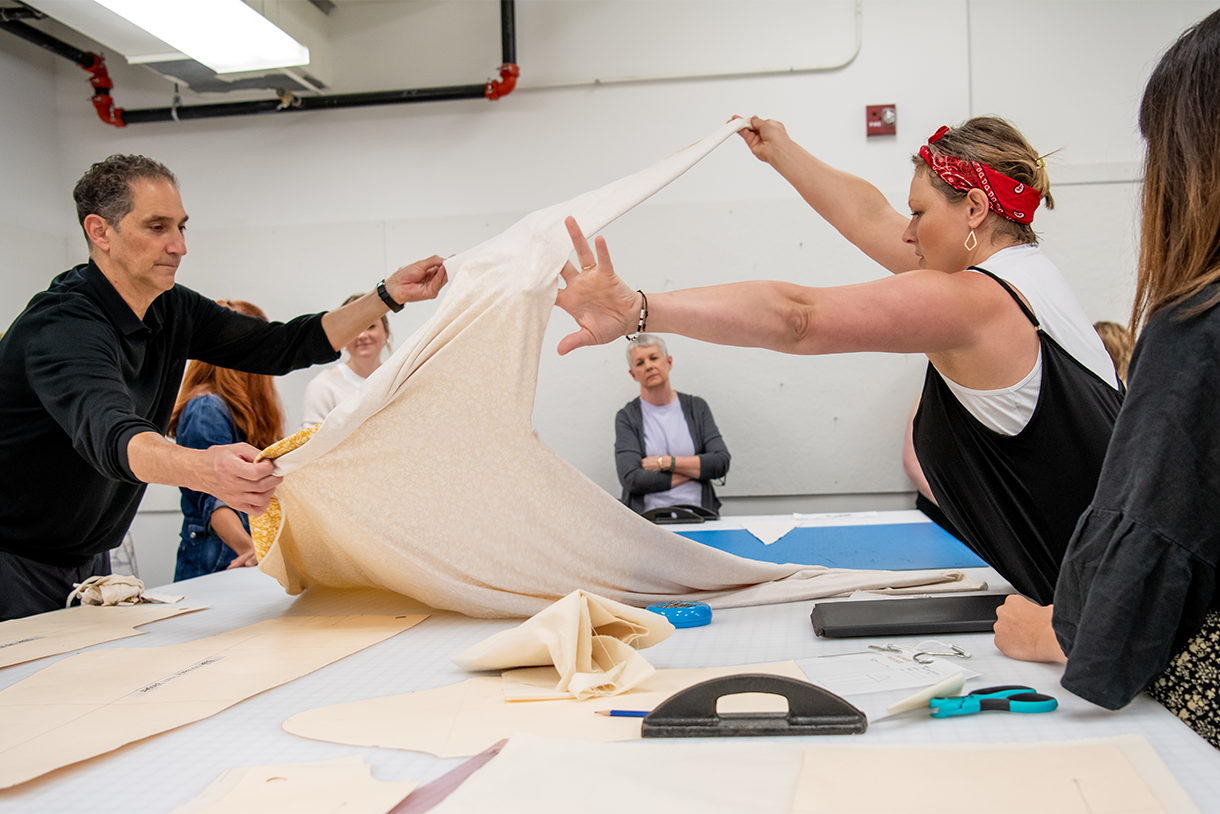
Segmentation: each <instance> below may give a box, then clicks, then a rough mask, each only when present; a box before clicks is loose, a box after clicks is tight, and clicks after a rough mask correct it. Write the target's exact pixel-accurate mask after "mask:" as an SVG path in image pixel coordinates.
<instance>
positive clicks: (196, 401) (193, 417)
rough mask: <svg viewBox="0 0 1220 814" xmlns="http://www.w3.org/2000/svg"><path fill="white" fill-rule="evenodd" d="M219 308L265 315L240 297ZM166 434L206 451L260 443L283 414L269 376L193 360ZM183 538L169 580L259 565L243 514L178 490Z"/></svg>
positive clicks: (278, 432)
mask: <svg viewBox="0 0 1220 814" xmlns="http://www.w3.org/2000/svg"><path fill="white" fill-rule="evenodd" d="M216 302H217V303H218V304H219V305H223V306H224V307H226V308H228V309H230V310H233V311H237V312H239V313H242V314H246V315H248V316H252V317H258V318H259V319H261V320H263V321H264V322H266V321H267V315H266V314H264V313H263V311H262V309H261V308H259V307H258V306H257V305H252V304H251V303H248V302H244V301H242V300H217V301H216ZM168 434H169V435H171V436H173V437H174V440H175V441H177V443H178V445H179V446H183V447H190V448H191V449H207V448H208V447H213V446H217V445H220V444H235V443H238V442H245V443H247V444H250V445H251V446H255V447H259V448H260V449H262V448H266V447H268V446H270V445H271V444H273V443H275V442H276V441H278V440H279V439H280V438H281V437H283V435H284V411H283V408H282V407H281V406H280V397H279V394H278V393H277V392H276V389H275V379H274V378H273V377H272V376H264V375H260V374H257V373H243V372H241V371H238V370H230V369H228V368H224V367H216V366H215V365H210V364H208V363H206V362H200V361H199V360H192V361H191V363H190V366H189V367H187V369H186V375H185V376H184V377H183V379H182V388H181V389H180V390H179V391H178V401H177V402H176V403H175V404H174V412H173V414H172V415H171V417H170V421H169V431H168ZM181 492H182V541H181V542H180V543H179V544H178V563H177V566H176V567H175V569H174V580H175V581H178V580H183V579H191V578H193V577H200V576H203V575H204V574H211V573H213V572H215V571H223V570H225V569H226V568H241V567H245V566H254V565H258V560H257V559H256V558H255V555H254V541H253V540H252V539H251V538H250V519H249V517H248V516H247V515H246V514H245V513H244V512H239V511H237V510H236V509H233V508H231V507H229V506H228V505H226V504H225V503H224V501H222V500H220V499H218V498H216V497H213V496H212V495H207V494H204V493H202V492H196V491H194V490H193V489H187V488H185V487H183V488H182V489H181Z"/></svg>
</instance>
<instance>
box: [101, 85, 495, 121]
mask: <svg viewBox="0 0 1220 814" xmlns="http://www.w3.org/2000/svg"><path fill="white" fill-rule="evenodd" d="M485 94H486V87H485V86H484V85H456V86H452V87H445V88H417V89H415V90H385V91H372V92H370V93H340V94H331V95H329V96H301V97H297V98H295V99H293V101H292V103H290V104H288V105H287V106H285V104H284V103H283V102H281V101H280V100H279V99H259V100H257V101H252V102H221V103H219V104H214V105H189V106H186V107H177V108H173V107H151V108H143V109H140V110H124V111H123V123H124V124H147V123H148V122H169V121H174V120H175V116H177V121H186V120H188V119H215V118H219V117H223V116H254V115H258V114H260V113H288V112H292V111H301V110H336V109H339V108H344V107H372V106H375V105H397V104H405V103H408V102H446V101H451V100H453V99H482V98H484V96H485Z"/></svg>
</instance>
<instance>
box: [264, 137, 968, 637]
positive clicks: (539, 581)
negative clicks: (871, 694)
mask: <svg viewBox="0 0 1220 814" xmlns="http://www.w3.org/2000/svg"><path fill="white" fill-rule="evenodd" d="M745 124H746V122H745V121H744V120H736V121H733V122H730V123H728V124H726V125H724V126H723V127H721V128H720V129H719V130H717V131H716V132H715V133H713V134H712V135H711V136H709V137H708V138H706V139H704V140H703V141H701V142H699V143H697V144H694V145H692V146H690V147H688V148H687V149H685V150H683V151H682V152H679V153H677V154H675V155H673V156H670V157H669V158H667V159H666V160H664V161H662V162H660V163H659V164H656V165H655V166H653V167H651V168H649V169H647V170H644V171H643V172H640V173H637V174H635V175H632V176H629V177H627V178H624V179H622V180H620V181H617V182H615V183H612V184H610V185H608V186H606V187H603V188H602V189H598V190H595V191H593V192H589V193H586V194H584V195H581V196H580V197H578V198H576V199H574V200H571V201H568V202H566V203H563V204H560V205H558V206H553V207H550V208H548V209H544V210H540V211H538V212H535V213H533V214H532V215H529V216H527V217H526V218H524V219H523V220H521V221H520V222H518V223H517V224H516V225H514V226H513V227H511V228H510V229H508V230H507V231H506V232H504V233H503V234H501V235H500V236H498V237H496V238H493V239H492V240H489V241H487V242H486V243H484V244H482V245H480V246H478V247H476V248H474V249H470V250H469V251H466V252H464V253H462V254H459V255H456V256H454V257H451V258H450V259H449V260H447V261H446V262H445V265H446V268H447V270H448V273H449V277H450V279H451V280H452V282H451V283H450V285H449V288H448V291H447V292H446V293H445V296H444V299H443V301H442V302H441V304H440V306H439V308H438V310H437V312H436V315H435V316H434V317H433V318H432V319H431V320H429V321H428V323H427V324H425V325H424V326H423V327H421V328H420V329H419V330H418V331H416V333H415V334H414V335H413V336H412V337H411V338H410V339H408V340H407V341H406V342H404V343H403V344H402V346H401V347H400V348H399V349H398V351H397V352H395V353H394V355H393V357H392V358H391V359H390V360H389V361H387V362H386V363H385V364H383V365H382V366H381V367H380V368H379V369H378V370H377V371H376V372H375V373H373V375H372V376H370V377H369V379H368V381H367V382H366V383H365V385H364V387H363V388H362V389H361V391H360V394H359V396H358V397H353V398H350V399H347V400H346V401H344V402H343V403H342V404H340V405H339V406H338V407H337V408H336V409H335V410H334V411H333V412H332V413H330V415H329V416H327V418H326V420H325V422H323V423H322V425H321V427H320V429H318V431H317V432H316V434H314V436H313V437H312V438H310V439H309V441H308V443H305V444H304V445H302V446H300V447H299V448H297V449H294V450H292V451H290V452H288V453H286V454H284V455H283V456H282V457H279V458H278V459H277V460H276V472H277V474H281V475H284V476H285V480H284V482H283V484H281V486H280V487H279V489H278V496H279V502H280V505H281V509H282V512H283V515H282V520H281V521H280V522H279V524H278V525H279V528H278V534H274V536H273V538H272V542H271V546H270V549H269V550H268V551H267V553H266V554H265V556H263V557H262V559H261V562H260V568H262V570H263V571H264V572H266V573H268V574H271V575H272V576H274V577H275V578H276V579H278V580H279V581H280V582H281V583H282V584H283V585H284V586H285V587H286V588H287V589H288V590H289V591H290V592H292V593H297V592H300V591H301V590H303V589H305V588H307V587H309V586H311V585H330V586H337V587H355V586H374V587H382V588H388V589H390V590H393V591H397V592H399V593H402V594H406V595H408V596H411V597H414V598H416V599H418V600H420V601H422V602H425V603H427V604H429V605H431V606H433V607H436V608H444V609H449V610H456V611H459V612H461V613H465V614H468V615H470V616H485V617H487V616H490V617H502V616H529V615H532V614H534V613H537V612H538V611H540V610H542V608H544V607H545V606H546V605H548V604H549V603H551V602H554V601H556V600H558V599H560V598H561V597H563V596H566V595H567V594H569V593H571V592H572V591H574V590H576V589H583V590H585V591H588V592H590V593H594V594H597V595H599V596H603V597H607V598H609V599H613V600H616V601H619V602H624V603H626V604H630V605H636V606H642V605H645V604H648V603H651V602H658V601H663V600H673V599H685V600H701V601H704V602H708V603H710V604H712V605H713V606H714V607H727V606H735V605H754V604H764V603H772V602H786V601H791V600H797V599H811V598H817V597H825V596H831V595H835V594H840V593H844V592H851V591H854V590H858V589H870V588H882V587H887V586H894V587H903V586H914V585H925V586H927V585H929V584H939V589H941V590H944V589H948V590H970V589H972V588H976V587H978V584H977V583H970V582H969V581H963V580H962V579H961V574H959V573H956V572H947V573H946V572H911V571H907V572H886V571H850V570H840V569H826V568H818V567H810V566H797V565H775V564H772V563H765V562H755V561H753V560H746V559H742V558H739V557H736V556H733V555H731V554H726V553H723V552H721V551H717V550H715V549H713V548H709V547H707V546H704V545H701V544H699V543H696V542H692V541H690V540H687V539H685V538H683V537H680V536H678V535H676V534H672V533H670V532H668V531H665V530H664V529H662V528H660V527H658V526H654V525H653V524H651V523H649V522H648V521H646V520H644V519H643V518H641V517H639V516H638V515H636V514H635V513H634V512H632V511H631V510H630V509H628V508H627V507H625V506H623V505H622V504H620V503H619V502H618V500H616V499H615V498H614V497H612V496H611V495H609V494H607V493H606V492H605V491H604V490H603V489H602V488H601V487H599V486H598V485H597V484H595V483H593V482H592V481H591V480H589V479H588V478H586V477H585V476H584V475H582V474H581V473H580V472H579V471H577V470H576V469H575V468H574V467H572V466H571V465H569V464H568V463H567V462H565V461H564V460H563V459H562V458H560V457H559V456H558V455H556V454H555V453H554V452H552V451H551V450H550V449H549V448H547V447H546V445H544V444H543V443H542V442H541V441H540V440H539V439H538V437H537V436H536V435H535V434H534V432H533V431H532V429H531V427H530V418H531V415H532V412H533V406H534V391H535V387H536V381H537V373H538V359H539V355H540V353H541V351H542V341H543V333H544V331H545V329H546V324H547V320H548V319H549V318H550V315H551V311H552V308H553V305H554V302H555V293H556V291H557V289H558V280H559V272H560V270H561V269H562V268H563V265H564V263H565V262H566V261H567V259H568V256H569V254H570V253H571V251H572V245H571V241H570V240H569V238H568V235H567V232H566V230H565V228H564V224H563V221H564V218H565V217H566V216H568V215H573V216H575V217H576V219H577V221H578V222H579V223H580V225H581V227H582V228H583V229H584V230H585V231H586V233H587V234H593V233H594V232H596V231H598V230H600V229H602V228H603V227H604V226H605V225H606V224H608V223H610V222H611V221H613V220H614V219H615V218H617V217H618V216H619V215H621V214H623V213H624V212H627V211H628V210H630V209H631V208H632V207H634V206H635V205H637V204H638V203H640V202H641V201H643V200H645V199H646V198H648V197H649V196H651V195H652V194H654V193H655V192H657V191H658V190H660V189H661V188H663V187H664V186H665V185H667V184H668V183H669V182H671V181H673V180H674V179H675V178H677V177H678V176H680V175H681V174H682V173H684V172H685V171H686V170H687V169H689V168H690V167H691V166H693V165H694V164H695V163H696V162H698V161H699V160H700V159H701V158H703V157H704V156H705V155H707V154H708V153H709V152H711V150H712V149H714V148H715V147H716V146H717V145H719V144H720V143H722V142H723V141H724V140H725V139H727V138H729V137H730V136H731V135H732V134H733V133H735V132H736V131H737V130H739V129H741V128H742V127H743V126H745ZM571 364H580V358H579V355H577V356H576V357H573V358H572V359H571ZM926 590H936V588H927V587H925V588H922V589H921V591H926Z"/></svg>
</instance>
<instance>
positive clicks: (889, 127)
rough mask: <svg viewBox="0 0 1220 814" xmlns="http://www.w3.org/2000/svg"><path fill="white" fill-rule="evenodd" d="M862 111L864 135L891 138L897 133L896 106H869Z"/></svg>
mask: <svg viewBox="0 0 1220 814" xmlns="http://www.w3.org/2000/svg"><path fill="white" fill-rule="evenodd" d="M864 110H865V116H864V124H865V135H868V136H892V135H894V134H895V133H897V132H898V106H897V105H869V106H868V107H866V108H864Z"/></svg>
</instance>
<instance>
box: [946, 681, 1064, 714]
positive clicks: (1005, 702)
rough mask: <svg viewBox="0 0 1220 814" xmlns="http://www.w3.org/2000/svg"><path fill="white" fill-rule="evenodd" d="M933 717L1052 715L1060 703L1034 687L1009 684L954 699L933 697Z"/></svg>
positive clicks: (976, 691)
mask: <svg viewBox="0 0 1220 814" xmlns="http://www.w3.org/2000/svg"><path fill="white" fill-rule="evenodd" d="M928 705H929V706H930V707H932V717H933V718H948V717H949V716H951V715H970V714H972V713H975V712H983V711H985V710H1003V711H1005V712H1026V713H1030V712H1053V711H1054V710H1055V709H1056V708H1057V707H1058V706H1059V702H1058V701H1056V700H1055V699H1054V698H1052V697H1050V696H1049V695H1043V694H1042V693H1040V692H1036V691H1035V690H1034V688H1033V687H1023V686H1021V685H1019V684H1010V685H1006V686H1002V687H983V688H981V689H977V690H975V691H974V692H972V693H970V694H968V695H960V696H957V697H954V698H933V699H932V700H931V701H929V702H928Z"/></svg>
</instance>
